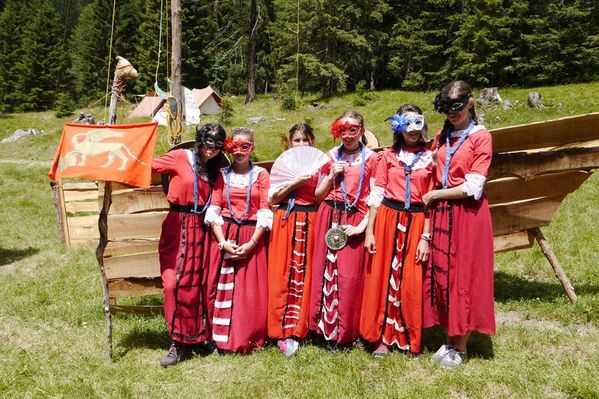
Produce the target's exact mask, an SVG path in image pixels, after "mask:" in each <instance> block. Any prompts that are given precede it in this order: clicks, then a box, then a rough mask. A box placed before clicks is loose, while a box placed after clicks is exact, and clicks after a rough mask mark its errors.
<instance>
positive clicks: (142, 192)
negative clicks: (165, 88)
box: [55, 113, 599, 354]
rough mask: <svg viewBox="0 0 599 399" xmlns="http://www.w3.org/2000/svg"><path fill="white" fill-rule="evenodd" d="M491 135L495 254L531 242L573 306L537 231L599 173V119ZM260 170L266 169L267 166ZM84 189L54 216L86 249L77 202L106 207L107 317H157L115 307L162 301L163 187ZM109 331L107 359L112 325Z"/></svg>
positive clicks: (87, 220)
mask: <svg viewBox="0 0 599 399" xmlns="http://www.w3.org/2000/svg"><path fill="white" fill-rule="evenodd" d="M491 133H492V135H493V147H494V154H493V162H492V165H491V170H490V171H489V178H488V181H487V184H486V187H485V192H486V195H487V197H488V198H489V203H490V208H491V215H492V218H493V227H494V236H495V252H503V251H510V250H515V249H522V248H529V247H531V246H532V245H533V244H534V241H535V240H536V241H537V242H538V243H539V245H540V247H541V249H542V251H543V253H544V254H545V256H546V257H547V259H548V261H549V263H550V264H551V266H552V267H553V270H554V272H555V275H556V276H557V278H558V279H559V280H560V282H561V284H562V285H563V287H564V290H565V292H566V294H567V295H568V297H569V298H570V300H571V301H572V302H576V299H577V298H576V294H575V292H574V289H573V287H572V285H571V283H570V281H569V280H568V277H567V276H566V274H565V272H564V271H563V269H562V267H561V266H560V264H559V262H558V260H557V258H556V256H555V254H553V252H552V250H551V247H550V245H549V243H548V242H547V240H546V239H545V238H544V236H543V234H542V232H541V230H540V228H542V227H545V226H548V225H549V224H550V223H551V220H552V219H553V217H554V215H555V212H556V211H557V209H558V208H559V206H560V204H561V202H562V201H563V199H564V198H565V197H566V196H567V195H568V194H569V193H571V192H573V191H575V190H576V189H577V188H578V187H580V186H581V185H582V184H583V183H584V182H585V181H586V179H588V178H589V176H590V175H591V170H593V169H596V168H599V113H593V114H586V115H581V116H574V117H567V118H562V119H557V120H552V121H548V122H538V123H532V124H528V125H522V126H513V127H506V128H500V129H494V130H493V131H492V132H491ZM260 164H261V166H263V167H266V168H267V169H270V166H271V165H272V162H263V163H260ZM153 181H155V182H156V183H157V181H158V179H153ZM67 187H68V188H67ZM84 188H90V189H91V186H89V185H87V186H81V185H76V186H64V185H63V186H62V188H58V189H57V192H58V193H59V194H60V195H55V200H56V201H57V202H56V203H57V210H58V212H57V215H59V216H58V219H59V221H62V225H61V224H60V223H59V226H63V232H64V234H63V237H64V240H65V242H66V243H67V244H68V245H69V246H75V245H90V244H93V242H94V239H96V240H97V237H98V233H97V230H96V231H95V236H93V235H91V233H90V231H91V230H92V227H91V226H92V224H93V223H97V222H98V216H97V215H95V214H94V215H93V216H70V215H76V214H77V212H80V211H81V210H83V211H88V209H89V210H91V208H93V207H91V206H89V208H88V205H87V204H86V205H83V204H82V203H81V202H80V201H83V202H87V201H89V200H90V199H91V198H92V197H95V198H96V200H97V201H98V202H96V204H98V203H99V204H102V205H103V206H102V210H101V212H100V216H101V217H100V219H101V222H100V233H101V234H100V236H101V238H100V243H101V245H100V246H98V251H97V256H98V261H99V262H101V265H103V266H101V270H102V280H103V282H104V286H105V295H106V298H107V303H108V305H107V309H106V311H107V312H109V313H115V312H118V311H131V312H142V313H147V312H161V311H162V307H161V306H133V305H121V304H119V303H118V300H119V299H121V298H125V297H142V296H147V295H153V294H160V293H162V287H161V282H160V266H159V262H158V251H157V245H158V237H159V235H160V228H161V223H162V220H163V219H164V217H165V215H166V212H167V210H168V203H167V201H166V197H165V195H164V193H163V191H162V188H161V186H160V185H159V184H155V185H153V186H152V187H151V188H149V189H139V188H131V187H127V186H124V185H122V184H118V183H110V182H106V183H104V184H101V185H100V188H99V191H97V189H96V191H93V190H92V191H89V192H87V191H85V190H84ZM98 193H99V195H98ZM71 212H75V213H71ZM103 213H104V218H105V219H103V218H102V215H103ZM102 220H105V223H104V224H102ZM92 221H93V223H92ZM95 242H98V241H95ZM102 244H104V248H101V246H102ZM108 329H109V348H110V349H109V354H111V351H112V349H111V348H112V344H111V334H110V331H111V329H112V327H111V325H108Z"/></svg>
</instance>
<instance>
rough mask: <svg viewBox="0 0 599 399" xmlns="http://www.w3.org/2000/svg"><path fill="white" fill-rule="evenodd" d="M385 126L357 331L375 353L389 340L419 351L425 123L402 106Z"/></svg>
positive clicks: (416, 111)
mask: <svg viewBox="0 0 599 399" xmlns="http://www.w3.org/2000/svg"><path fill="white" fill-rule="evenodd" d="M391 126H392V128H393V132H394V136H393V145H392V146H391V148H389V149H387V150H385V152H383V154H382V156H381V158H380V159H379V163H378V167H377V173H376V182H375V187H374V189H373V191H372V193H371V196H370V200H369V205H370V212H369V216H368V227H367V228H366V240H365V243H364V244H365V246H366V249H367V250H368V252H369V253H370V254H372V256H371V257H370V262H369V263H368V266H367V268H366V278H365V283H364V299H363V302H362V316H361V319H360V335H361V336H362V338H364V339H365V340H367V341H369V342H371V343H373V344H376V345H377V347H376V349H375V350H374V352H373V355H374V356H377V357H383V356H386V355H387V354H388V353H389V348H390V347H391V346H393V345H397V346H398V347H399V349H402V350H405V351H409V352H410V353H412V354H419V353H420V340H421V335H422V277H423V273H424V264H425V263H426V261H427V260H428V254H429V240H430V235H429V219H428V212H427V210H426V208H425V207H424V204H423V201H422V196H423V195H424V193H426V192H427V191H429V190H430V189H431V188H432V182H433V164H434V162H433V159H432V153H431V151H429V150H427V149H426V148H425V147H424V144H425V142H426V140H427V132H428V128H427V126H426V124H425V122H424V116H423V115H422V110H421V109H420V108H418V107H417V106H415V105H411V104H405V105H402V106H401V107H399V109H398V110H397V114H396V115H394V116H393V118H392V119H391Z"/></svg>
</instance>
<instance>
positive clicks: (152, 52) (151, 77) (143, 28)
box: [129, 0, 185, 93]
mask: <svg viewBox="0 0 599 399" xmlns="http://www.w3.org/2000/svg"><path fill="white" fill-rule="evenodd" d="M165 3H166V1H164V2H163V12H162V45H161V49H160V59H158V44H159V36H160V2H158V1H156V0H146V1H145V4H144V8H143V14H142V22H141V23H140V25H139V33H138V35H139V42H138V44H137V49H136V50H137V57H136V58H131V59H129V61H131V62H132V63H133V64H134V65H135V67H136V68H137V71H138V73H139V78H138V79H137V85H136V88H137V90H138V91H139V92H141V93H146V92H148V91H154V82H155V81H156V80H157V81H158V84H159V86H160V87H162V88H163V89H164V88H166V78H168V76H167V71H168V70H169V68H168V65H169V64H168V63H169V62H170V59H169V58H168V53H167V48H169V46H170V43H167V39H169V35H168V30H169V29H170V27H169V26H168V22H169V19H168V18H167V14H168V13H169V12H170V11H169V10H168V9H166V4H165ZM157 66H158V73H156V67H157ZM183 72H184V73H185V68H183Z"/></svg>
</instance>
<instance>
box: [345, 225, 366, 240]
mask: <svg viewBox="0 0 599 399" xmlns="http://www.w3.org/2000/svg"><path fill="white" fill-rule="evenodd" d="M340 227H341V229H343V231H345V234H347V235H348V237H351V236H357V235H358V234H362V233H363V232H364V229H365V227H364V228H362V226H360V225H358V226H353V225H351V224H344V225H341V226H340Z"/></svg>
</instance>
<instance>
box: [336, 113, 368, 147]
mask: <svg viewBox="0 0 599 399" xmlns="http://www.w3.org/2000/svg"><path fill="white" fill-rule="evenodd" d="M341 118H352V119H357V120H358V122H359V123H360V126H362V130H364V117H363V116H362V114H360V113H359V112H356V111H351V110H350V111H345V112H344V113H342V114H341V116H339V118H337V120H339V119H341ZM360 141H361V142H362V144H364V145H367V144H368V139H367V138H366V136H365V135H364V132H362V138H361V139H360ZM342 145H343V144H342Z"/></svg>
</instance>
